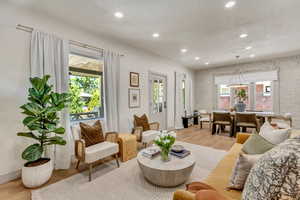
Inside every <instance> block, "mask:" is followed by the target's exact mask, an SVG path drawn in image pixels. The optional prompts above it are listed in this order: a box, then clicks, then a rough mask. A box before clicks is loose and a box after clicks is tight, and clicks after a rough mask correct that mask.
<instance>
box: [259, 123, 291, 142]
mask: <svg viewBox="0 0 300 200" xmlns="http://www.w3.org/2000/svg"><path fill="white" fill-rule="evenodd" d="M259 135H261V136H262V137H264V138H265V139H266V140H268V141H269V142H271V143H272V144H280V143H281V142H283V141H285V140H286V139H288V138H289V136H290V129H289V128H287V129H275V128H273V127H272V126H271V124H270V123H269V122H265V123H264V124H263V125H262V127H261V128H260V132H259Z"/></svg>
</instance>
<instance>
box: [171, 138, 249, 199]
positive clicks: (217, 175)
mask: <svg viewBox="0 0 300 200" xmlns="http://www.w3.org/2000/svg"><path fill="white" fill-rule="evenodd" d="M249 136H250V134H248V133H238V134H237V138H236V143H235V144H234V145H233V146H232V147H231V149H230V150H229V152H228V154H227V155H226V156H225V157H224V158H223V159H222V160H221V161H220V162H219V163H218V165H217V167H216V168H215V169H214V170H213V171H212V172H211V173H210V175H209V176H208V177H207V178H206V179H204V180H202V182H204V183H206V184H208V185H211V186H212V187H214V188H215V189H216V190H217V191H218V192H219V193H220V194H222V195H223V196H225V197H227V199H228V200H240V199H241V196H242V192H241V191H237V190H226V187H227V186H228V183H229V178H230V176H231V173H232V169H233V167H234V165H235V161H236V159H237V157H238V155H239V152H240V151H241V149H242V146H243V145H242V144H243V143H244V142H245V141H246V140H247V139H248V137H249ZM173 200H195V194H193V193H191V192H188V191H186V190H177V191H176V192H175V193H174V196H173Z"/></svg>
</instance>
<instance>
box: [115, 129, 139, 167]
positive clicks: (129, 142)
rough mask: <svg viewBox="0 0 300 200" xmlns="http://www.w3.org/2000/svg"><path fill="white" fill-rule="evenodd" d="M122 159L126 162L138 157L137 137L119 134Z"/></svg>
mask: <svg viewBox="0 0 300 200" xmlns="http://www.w3.org/2000/svg"><path fill="white" fill-rule="evenodd" d="M118 143H119V150H120V159H121V161H122V162H126V161H128V160H130V159H132V158H135V157H136V155H137V141H136V136H135V135H132V134H127V133H126V134H122V133H121V134H119V138H118Z"/></svg>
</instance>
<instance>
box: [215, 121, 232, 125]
mask: <svg viewBox="0 0 300 200" xmlns="http://www.w3.org/2000/svg"><path fill="white" fill-rule="evenodd" d="M214 124H221V125H230V122H228V121H214Z"/></svg>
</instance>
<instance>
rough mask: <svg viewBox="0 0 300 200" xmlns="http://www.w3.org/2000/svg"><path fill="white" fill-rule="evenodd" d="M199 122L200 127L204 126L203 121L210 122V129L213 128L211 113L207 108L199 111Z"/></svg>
mask: <svg viewBox="0 0 300 200" xmlns="http://www.w3.org/2000/svg"><path fill="white" fill-rule="evenodd" d="M199 122H200V128H201V129H202V128H203V123H208V125H209V129H211V113H209V112H207V111H206V110H200V111H199Z"/></svg>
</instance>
